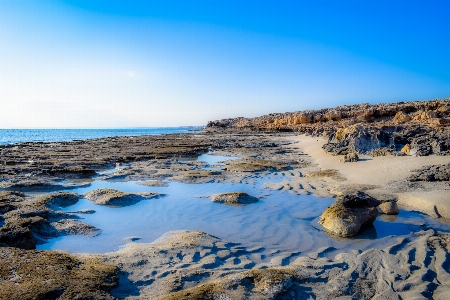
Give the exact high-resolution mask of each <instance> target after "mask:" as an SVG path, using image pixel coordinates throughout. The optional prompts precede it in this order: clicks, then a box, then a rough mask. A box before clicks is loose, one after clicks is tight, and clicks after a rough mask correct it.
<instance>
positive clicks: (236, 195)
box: [211, 192, 258, 205]
mask: <svg viewBox="0 0 450 300" xmlns="http://www.w3.org/2000/svg"><path fill="white" fill-rule="evenodd" d="M211 201H212V202H217V203H225V204H229V205H247V204H251V203H256V202H258V198H256V197H253V196H250V195H248V194H247V193H243V192H233V193H223V194H216V195H212V196H211Z"/></svg>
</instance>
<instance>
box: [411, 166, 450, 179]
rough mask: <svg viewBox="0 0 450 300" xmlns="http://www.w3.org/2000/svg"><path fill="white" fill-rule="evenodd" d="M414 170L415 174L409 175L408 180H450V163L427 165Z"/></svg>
mask: <svg viewBox="0 0 450 300" xmlns="http://www.w3.org/2000/svg"><path fill="white" fill-rule="evenodd" d="M413 172H414V174H412V175H410V176H409V177H408V181H449V180H450V163H449V164H446V165H432V166H426V167H423V168H421V169H418V170H414V171H413Z"/></svg>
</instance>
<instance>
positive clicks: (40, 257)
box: [0, 247, 118, 300]
mask: <svg viewBox="0 0 450 300" xmlns="http://www.w3.org/2000/svg"><path fill="white" fill-rule="evenodd" d="M117 282H118V277H117V270H116V267H115V266H112V265H109V264H105V263H103V262H101V261H100V260H99V259H97V258H95V257H94V258H93V257H88V258H80V257H76V256H74V255H70V254H67V253H63V252H57V251H35V250H21V249H16V248H10V247H2V248H0V298H2V299H99V300H100V299H105V300H106V299H114V298H113V297H112V296H111V295H110V294H109V293H108V292H109V291H110V290H111V289H112V288H113V287H115V286H116V285H117Z"/></svg>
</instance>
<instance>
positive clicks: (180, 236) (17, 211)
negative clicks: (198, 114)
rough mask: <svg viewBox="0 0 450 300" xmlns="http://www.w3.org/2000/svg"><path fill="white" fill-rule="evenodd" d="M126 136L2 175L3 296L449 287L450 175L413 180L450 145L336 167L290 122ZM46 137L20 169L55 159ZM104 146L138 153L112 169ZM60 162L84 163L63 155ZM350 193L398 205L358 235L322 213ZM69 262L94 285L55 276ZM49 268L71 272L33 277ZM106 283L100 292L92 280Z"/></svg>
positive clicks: (266, 294) (27, 149) (439, 291)
mask: <svg viewBox="0 0 450 300" xmlns="http://www.w3.org/2000/svg"><path fill="white" fill-rule="evenodd" d="M129 140H131V138H126V137H123V138H106V139H100V140H95V141H92V142H89V141H88V142H75V143H67V142H65V143H61V144H55V143H52V144H49V145H48V146H49V147H50V146H51V147H50V148H49V149H53V150H51V151H55V150H54V149H55V148H56V149H64V152H63V153H64V156H63V157H61V156H59V155H55V156H52V157H53V158H52V160H53V162H52V164H53V165H55V166H56V170H55V171H52V170H49V171H46V173H45V174H41V175H36V176H25V175H24V173H23V172H21V173H18V174H15V175H10V177H7V178H9V179H7V180H3V186H4V191H2V194H1V196H2V205H3V206H2V210H3V215H4V218H5V220H4V225H3V227H2V229H1V231H2V232H1V233H2V236H1V241H2V243H3V244H4V246H3V247H1V251H2V252H1V253H2V255H1V259H2V269H1V270H0V271H1V272H0V273H1V274H3V275H2V276H7V275H6V274H15V275H14V276H15V277H14V278H16V279H14V280H9V281H3V282H2V283H1V284H0V291H1V293H2V294H4V295H8V296H7V297H6V298H5V299H10V298H13V297H22V296H24V297H25V298H27V297H28V298H31V297H32V296H31V295H33V294H35V293H38V294H41V295H48V294H49V293H55V292H54V291H55V290H61V289H62V290H63V291H64V292H63V294H62V296H63V299H64V297H66V298H68V299H69V298H73V297H74V296H73V295H83V296H85V297H93V298H94V299H116V298H117V299H159V298H161V299H292V298H294V299H304V298H308V297H316V298H317V299H330V298H338V297H341V296H344V295H347V296H349V297H353V298H360V299H369V298H374V297H375V298H380V299H394V298H398V299H400V297H401V298H402V299H404V298H408V299H409V298H411V297H412V298H414V297H416V298H417V297H418V298H420V297H429V296H427V295H433V298H434V299H445V295H446V294H447V293H448V288H449V283H450V281H449V280H448V278H447V277H449V276H450V273H449V270H448V267H447V259H446V257H447V254H446V253H448V251H449V249H448V247H449V246H448V245H450V244H449V236H448V234H447V233H444V232H446V231H449V230H450V227H448V223H447V220H446V216H447V213H448V211H449V209H448V204H447V202H448V201H447V199H448V190H449V185H448V182H410V181H408V178H409V176H411V174H414V172H415V171H414V170H415V169H420V168H421V167H424V166H428V165H439V164H445V163H448V156H438V155H430V156H426V157H415V156H411V155H409V156H394V155H390V156H378V157H373V156H369V155H360V157H359V161H357V162H346V163H343V162H341V161H340V160H342V157H343V156H342V155H332V154H329V153H326V152H325V151H324V150H323V149H322V145H323V144H324V142H325V140H324V139H323V138H319V137H311V136H307V135H299V134H292V133H288V134H252V133H250V134H191V135H168V136H165V137H164V138H162V137H158V136H156V137H139V138H136V137H135V138H132V140H133V143H134V145H135V146H134V148H117V147H116V146H115V145H118V144H126V143H127V142H128V141H129ZM150 141H151V143H152V144H153V146H152V148H149V147H148V145H149V144H151V143H149V142H150ZM181 141H182V142H181ZM177 143H179V144H180V146H181V147H174V145H176V144H177ZM140 145H142V146H140ZM55 146H58V147H55ZM105 146H106V147H105ZM36 147H38V148H37V149H38V151H36ZM45 147H47V146H46V144H39V145H34V144H28V145H24V146H21V147H19V148H16V149H15V150H14V151H20V152H21V153H22V154H21V156H22V157H24V158H25V159H26V157H27V155H29V154H31V153H32V155H33V157H34V163H33V164H30V163H27V164H26V165H24V166H26V168H28V169H26V168H25V167H24V166H22V167H21V168H22V169H21V170H24V169H25V172H30V169H35V170H37V169H42V166H41V164H42V163H45V164H47V165H48V162H46V160H41V159H40V158H39V156H38V155H37V153H42V155H46V153H47V155H48V153H49V152H48V151H47V150H46V149H45ZM90 147H97V148H98V149H99V151H97V152H96V153H97V155H99V157H101V159H100V160H99V159H96V160H95V165H93V164H92V162H93V161H92V160H83V159H81V156H83V157H85V156H86V155H87V154H88V153H92V152H87V150H86V149H88V148H90ZM140 147H145V149H146V150H145V151H147V152H145V153H144V152H143V151H142V150H137V149H139V148H140ZM7 149H8V148H7ZM108 149H124V150H125V151H127V153H128V154H127V155H128V156H129V157H131V156H130V154H129V153H140V155H141V158H140V159H139V160H137V161H136V160H135V161H132V162H131V161H126V157H127V156H126V155H124V156H123V158H121V159H122V160H123V159H124V158H125V161H121V162H120V163H116V164H115V165H114V163H112V159H114V160H116V159H117V157H120V156H118V152H117V151H112V152H109V150H108ZM141 149H144V148H141ZM152 149H153V150H152ZM192 149H196V150H195V151H194V152H193V151H192ZM152 151H154V152H152ZM4 153H6V154H7V153H8V152H4ZM9 153H11V152H9ZM198 153H203V154H202V155H199V154H198ZM80 155H81V156H80ZM119 155H120V154H119ZM153 155H155V156H156V157H155V158H153V159H149V157H151V156H153ZM5 157H6V156H5ZM14 157H17V154H15V155H14ZM66 157H72V160H71V161H73V164H74V166H75V165H76V168H75V167H74V166H70V165H59V162H60V161H67V160H66ZM99 162H101V163H100V165H99ZM6 167H8V168H11V170H17V169H14V168H16V167H15V165H13V164H11V165H6ZM10 172H11V171H10ZM52 172H55V173H54V174H58V176H59V177H55V176H52V175H49V174H52ZM11 174H13V173H12V172H11ZM91 174H96V175H94V176H92V175H91ZM62 176H64V177H63V178H64V180H63V181H61V180H60V178H61V177H62ZM16 189H19V190H21V191H25V192H26V191H31V194H26V193H25V194H23V193H22V192H18V191H14V190H16ZM58 190H59V191H64V192H63V193H60V192H57V191H58ZM55 191H56V193H55ZM354 191H363V192H364V193H367V194H368V195H371V196H373V197H375V198H377V199H381V200H383V201H394V202H397V203H398V204H399V207H400V214H399V215H398V216H397V215H395V216H389V215H379V216H378V217H377V220H376V221H375V222H374V224H373V225H371V226H368V227H365V228H364V230H362V231H361V233H360V234H359V235H357V236H356V237H354V238H343V237H339V236H335V235H333V234H332V233H330V232H328V231H327V230H325V229H324V227H322V226H321V225H320V224H319V223H318V221H319V216H320V215H321V213H322V212H323V211H324V210H325V209H326V208H327V206H329V205H330V204H331V203H333V201H334V199H336V198H335V197H338V198H339V197H340V195H342V194H346V193H351V192H354ZM49 192H50V193H49ZM224 192H225V194H223V193H224ZM226 192H228V193H229V194H228V196H225V195H226ZM221 193H222V194H223V196H221V195H222V194H221ZM247 193H248V196H247ZM241 194H242V197H243V198H242V199H243V200H239V199H240V198H239V197H240V196H239V197H237V196H238V195H241ZM234 196H236V197H237V198H233V197H234ZM230 197H231V198H230ZM217 199H219V200H217ZM220 199H225V200H220ZM227 201H230V203H227ZM240 201H243V202H240ZM419 212H421V213H419ZM132 220H133V221H132ZM123 222H125V223H123ZM144 224H145V226H143V225H144ZM198 229H200V230H198ZM55 238H56V239H55ZM84 243H87V244H86V245H89V247H88V246H85V247H84V248H83V244H84ZM35 245H36V246H35ZM108 245H110V246H108ZM11 246H12V247H11ZM35 247H37V248H38V249H45V250H43V251H42V250H33V249H34V248H35ZM24 249H29V250H24ZM58 249H61V250H69V251H70V253H64V254H63V253H62V252H58V251H55V250H58ZM70 249H73V250H70ZM83 249H84V250H83ZM83 252H90V253H93V254H80V253H83ZM94 253H95V254H94ZM414 253H415V254H414ZM49 255H50V256H49ZM63 256H64V257H69V258H64V260H66V262H65V261H64V260H60V259H59V258H58V257H63ZM68 259H69V260H68ZM30 260H31V262H32V265H33V266H35V267H36V268H37V269H36V270H38V269H39V268H43V267H51V268H52V269H53V270H54V271H52V273H48V274H47V275H45V274H42V273H39V272H35V271H30V270H29V268H25V265H24V262H25V261H30ZM69 262H70V263H69ZM75 262H76V263H75ZM430 262H431V263H430ZM71 264H75V265H79V266H80V268H81V269H80V271H79V272H78V273H77V274H78V275H76V276H78V277H77V278H84V279H83V280H84V281H83V282H85V283H86V284H84V285H82V286H80V285H79V284H78V283H77V281H76V280H74V279H71V278H72V277H70V276H72V275H70V274H71V273H70V274H69V273H65V271H64V272H63V271H62V270H65V269H66V268H73V265H71ZM83 268H90V269H91V270H92V271H91V272H94V273H93V274H95V276H94V277H92V276H91V275H89V274H90V273H89V272H85V271H83V270H84V269H83ZM11 270H12V271H11ZM11 272H13V273H11ZM430 272H432V274H434V275H433V276H428V277H427V276H425V275H424V274H429V273H430ZM49 276H50V277H49ZM54 276H59V277H61V278H66V280H65V281H64V282H62V281H50V282H52V283H49V284H48V285H41V284H39V282H42V281H45V280H50V278H52V277H54ZM80 276H81V277H80ZM29 278H31V281H30V279H29ZM382 278H383V279H382ZM380 280H381V281H380ZM96 282H97V283H96ZM98 282H102V288H100V289H94V290H92V288H89V287H90V286H92V285H96V284H98ZM26 295H29V296H26ZM424 295H425V296H424Z"/></svg>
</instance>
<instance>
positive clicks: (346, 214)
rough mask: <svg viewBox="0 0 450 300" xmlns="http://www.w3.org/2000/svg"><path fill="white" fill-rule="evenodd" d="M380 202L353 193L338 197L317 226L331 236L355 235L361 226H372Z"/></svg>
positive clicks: (361, 194) (365, 195)
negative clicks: (319, 225) (321, 226)
mask: <svg viewBox="0 0 450 300" xmlns="http://www.w3.org/2000/svg"><path fill="white" fill-rule="evenodd" d="M379 204H380V201H378V200H376V199H375V198H373V197H370V196H369V195H367V194H365V193H363V192H354V193H351V194H346V195H344V196H342V197H339V198H338V199H337V200H336V201H335V202H334V203H333V204H332V205H331V206H330V207H328V208H327V209H326V210H325V211H324V212H323V213H322V215H321V216H320V221H319V224H322V225H323V227H325V229H326V230H327V231H329V232H331V233H332V234H336V235H338V236H342V237H348V236H353V235H356V234H357V233H358V232H359V230H360V229H361V226H363V225H365V224H372V223H373V222H374V221H375V219H376V217H377V216H378V210H377V208H376V207H377V206H378V205H379Z"/></svg>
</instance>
